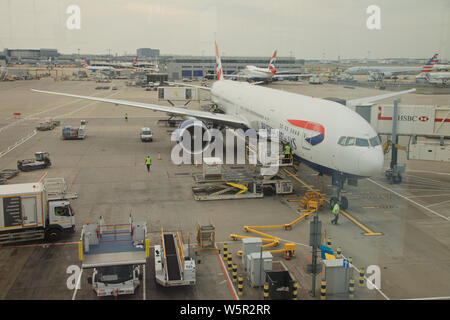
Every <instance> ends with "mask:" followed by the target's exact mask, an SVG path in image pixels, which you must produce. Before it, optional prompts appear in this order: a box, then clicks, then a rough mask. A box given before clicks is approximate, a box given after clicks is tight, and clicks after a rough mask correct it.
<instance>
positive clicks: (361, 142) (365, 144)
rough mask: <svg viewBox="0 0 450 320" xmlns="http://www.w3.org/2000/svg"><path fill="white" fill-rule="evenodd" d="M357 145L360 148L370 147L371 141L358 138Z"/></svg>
mask: <svg viewBox="0 0 450 320" xmlns="http://www.w3.org/2000/svg"><path fill="white" fill-rule="evenodd" d="M356 145H357V146H358V147H368V146H369V140H367V139H361V138H356Z"/></svg>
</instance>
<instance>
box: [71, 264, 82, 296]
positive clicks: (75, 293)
mask: <svg viewBox="0 0 450 320" xmlns="http://www.w3.org/2000/svg"><path fill="white" fill-rule="evenodd" d="M80 269H81V272H80V276H79V277H78V280H77V284H76V285H75V291H74V292H73V296H72V300H75V298H76V296H77V291H78V286H79V285H80V281H81V275H82V274H83V268H80Z"/></svg>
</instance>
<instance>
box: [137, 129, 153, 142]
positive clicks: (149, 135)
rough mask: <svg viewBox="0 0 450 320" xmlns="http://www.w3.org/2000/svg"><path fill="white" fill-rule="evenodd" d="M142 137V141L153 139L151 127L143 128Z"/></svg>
mask: <svg viewBox="0 0 450 320" xmlns="http://www.w3.org/2000/svg"><path fill="white" fill-rule="evenodd" d="M140 138H141V141H142V142H146V141H153V133H152V130H150V128H142V129H141V134H140Z"/></svg>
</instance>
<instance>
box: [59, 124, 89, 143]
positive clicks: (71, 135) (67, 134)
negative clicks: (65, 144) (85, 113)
mask: <svg viewBox="0 0 450 320" xmlns="http://www.w3.org/2000/svg"><path fill="white" fill-rule="evenodd" d="M86 123H87V121H86V120H81V125H80V127H79V128H73V127H71V126H65V127H63V129H62V138H63V139H64V140H81V139H84V138H86Z"/></svg>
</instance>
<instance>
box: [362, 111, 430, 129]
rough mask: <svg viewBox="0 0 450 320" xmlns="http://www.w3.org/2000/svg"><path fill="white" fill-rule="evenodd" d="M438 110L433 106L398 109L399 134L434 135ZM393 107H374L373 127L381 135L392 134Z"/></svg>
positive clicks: (372, 114)
mask: <svg viewBox="0 0 450 320" xmlns="http://www.w3.org/2000/svg"><path fill="white" fill-rule="evenodd" d="M435 113H436V110H435V108H434V107H433V106H407V105H402V106H399V107H398V116H397V133H398V134H404V135H427V134H430V135H431V134H433V133H434V123H435ZM393 114H394V106H393V105H378V106H374V107H372V111H371V117H370V119H371V121H370V122H371V123H370V124H371V125H372V126H373V128H374V129H375V130H376V131H377V132H378V133H379V134H392V126H393V121H392V117H393Z"/></svg>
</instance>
